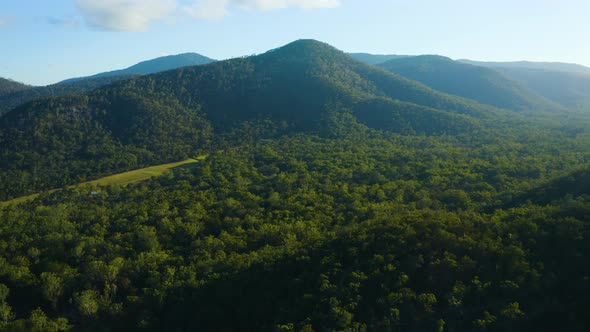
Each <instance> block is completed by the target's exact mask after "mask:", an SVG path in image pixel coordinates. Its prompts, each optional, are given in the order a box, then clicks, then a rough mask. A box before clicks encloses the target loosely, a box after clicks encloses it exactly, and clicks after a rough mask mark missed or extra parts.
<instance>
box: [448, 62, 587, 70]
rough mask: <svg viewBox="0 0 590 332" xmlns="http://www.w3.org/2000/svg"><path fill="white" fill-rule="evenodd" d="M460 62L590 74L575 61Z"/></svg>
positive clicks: (482, 65) (491, 66)
mask: <svg viewBox="0 0 590 332" xmlns="http://www.w3.org/2000/svg"><path fill="white" fill-rule="evenodd" d="M457 61H459V62H463V63H468V64H471V65H475V66H481V67H490V68H526V69H538V70H547V71H559V72H566V73H575V74H590V68H588V67H586V66H582V65H578V64H575V63H563V62H533V61H508V62H490V61H473V60H466V59H461V60H457Z"/></svg>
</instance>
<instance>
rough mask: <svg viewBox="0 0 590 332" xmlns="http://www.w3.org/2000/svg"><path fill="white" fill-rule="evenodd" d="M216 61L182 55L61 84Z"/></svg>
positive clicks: (192, 54) (69, 80) (196, 55)
mask: <svg viewBox="0 0 590 332" xmlns="http://www.w3.org/2000/svg"><path fill="white" fill-rule="evenodd" d="M214 61H216V60H213V59H211V58H208V57H206V56H203V55H201V54H198V53H182V54H177V55H168V56H163V57H159V58H155V59H151V60H147V61H143V62H140V63H138V64H135V65H133V66H131V67H128V68H125V69H120V70H113V71H109V72H104V73H99V74H96V75H92V76H87V77H79V78H71V79H68V80H65V81H62V82H60V83H67V82H75V81H79V80H83V79H88V78H100V77H107V76H120V75H148V74H153V73H158V72H161V71H166V70H171V69H177V68H181V67H187V66H198V65H204V64H207V63H211V62H214Z"/></svg>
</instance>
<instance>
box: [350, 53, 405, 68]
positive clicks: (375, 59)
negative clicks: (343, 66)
mask: <svg viewBox="0 0 590 332" xmlns="http://www.w3.org/2000/svg"><path fill="white" fill-rule="evenodd" d="M348 55H350V56H351V57H353V58H355V59H357V60H359V61H361V62H364V63H366V64H369V65H377V64H380V63H383V62H386V61H389V60H393V59H401V58H405V57H409V56H410V55H395V54H369V53H348Z"/></svg>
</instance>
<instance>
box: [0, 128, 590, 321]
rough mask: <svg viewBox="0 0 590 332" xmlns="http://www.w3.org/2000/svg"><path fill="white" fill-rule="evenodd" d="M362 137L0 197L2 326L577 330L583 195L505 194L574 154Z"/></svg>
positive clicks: (587, 251) (269, 148) (581, 300)
mask: <svg viewBox="0 0 590 332" xmlns="http://www.w3.org/2000/svg"><path fill="white" fill-rule="evenodd" d="M368 134H369V135H371V136H373V138H369V137H364V138H363V137H357V138H350V139H324V138H320V137H317V136H310V135H297V136H294V137H284V138H282V139H273V140H262V141H259V142H258V143H257V144H254V145H252V144H246V145H243V146H241V147H238V148H231V149H227V150H225V151H220V152H214V153H212V154H211V155H210V156H209V157H208V158H207V159H206V160H205V161H203V162H202V163H199V164H197V166H196V167H195V168H194V169H182V168H181V169H177V170H176V171H175V172H174V173H172V174H169V175H164V176H162V177H157V178H153V179H152V180H148V181H147V182H141V183H138V184H136V185H130V186H127V187H119V186H107V187H101V188H99V189H97V191H98V192H100V194H99V195H97V196H90V195H88V189H77V188H71V189H65V190H61V191H59V192H56V193H53V194H49V195H41V196H40V197H39V198H37V199H36V200H35V201H33V202H29V203H25V204H23V205H20V206H10V207H6V208H4V210H2V211H1V212H0V218H1V219H2V220H3V223H2V226H1V228H0V232H1V233H0V235H1V236H0V239H2V240H1V241H0V246H2V248H4V250H3V254H2V256H1V258H0V280H1V282H0V283H2V284H4V285H5V287H6V289H7V291H6V292H7V294H9V295H8V296H7V297H6V299H5V302H4V303H5V306H4V308H5V312H7V313H8V314H7V315H6V317H8V318H7V319H6V320H5V321H6V322H5V323H4V324H5V328H6V329H7V330H11V329H12V330H18V328H21V327H26V326H33V325H34V324H36V320H38V319H39V318H38V316H42V317H46V318H44V319H45V320H46V321H47V322H51V324H55V326H56V327H55V328H54V330H60V328H59V327H57V326H74V327H75V330H80V331H102V330H105V329H113V330H147V331H160V330H164V329H174V330H183V331H190V330H195V329H199V330H206V331H232V330H263V331H275V330H287V331H289V330H296V331H300V330H307V331H311V330H318V331H321V330H342V331H352V330H388V329H389V330H400V329H401V330H408V329H409V330H436V329H437V328H443V327H444V328H443V330H445V329H448V330H453V331H456V330H461V331H478V330H481V331H507V330H515V331H537V330H554V329H558V328H564V329H566V330H571V331H579V330H584V329H585V327H587V325H586V323H585V320H583V319H579V317H583V314H584V310H585V308H586V307H587V304H588V303H587V299H588V298H590V297H589V296H590V288H589V287H588V283H587V281H586V278H587V276H588V273H589V272H590V270H588V265H587V264H585V262H587V260H588V259H589V258H590V256H589V255H590V246H588V245H587V244H588V237H589V236H590V227H589V225H588V221H587V219H586V218H587V217H586V216H587V215H588V213H589V212H590V196H588V192H587V191H586V192H585V193H583V194H581V195H577V194H576V195H575V196H570V197H559V195H556V196H555V197H554V198H555V200H552V201H551V203H550V204H547V205H535V204H533V203H525V204H523V205H520V203H516V202H514V203H511V200H510V199H509V194H510V193H518V192H520V191H521V190H523V191H526V189H527V188H530V189H532V188H538V186H540V185H541V184H542V183H544V182H545V181H546V180H544V179H545V178H552V177H554V176H555V174H559V173H561V172H564V171H565V172H567V168H568V167H569V166H568V164H570V163H571V164H573V163H580V162H582V160H577V159H576V158H579V157H582V156H580V155H579V154H578V157H576V153H572V155H571V156H570V157H565V156H555V157H554V158H553V159H546V158H547V157H550V154H546V155H542V156H540V155H538V154H537V153H536V151H535V149H536V148H535V146H537V147H538V148H541V147H542V146H543V144H545V143H541V142H539V143H537V144H535V143H534V142H532V143H531V144H530V148H529V147H528V146H527V147H525V146H522V145H519V144H516V143H512V144H493V143H490V144H484V145H482V146H479V147H478V146H470V145H465V143H464V142H461V141H457V140H455V139H453V138H450V137H449V138H436V137H431V138H428V137H422V138H420V137H416V136H400V135H381V134H378V133H377V132H369V133H368ZM505 143H507V142H505ZM564 157H565V159H562V158H564ZM584 158H585V159H584ZM588 158H589V156H588V154H587V153H586V154H585V155H584V156H583V159H584V160H585V162H587V161H588ZM563 167H566V169H563ZM499 206H504V207H503V208H499ZM15 238H18V239H19V240H18V241H12V240H10V239H15ZM48 324H49V323H48ZM60 324H61V325H60ZM64 329H65V328H64ZM62 330H63V329H62Z"/></svg>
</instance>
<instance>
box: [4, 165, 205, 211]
mask: <svg viewBox="0 0 590 332" xmlns="http://www.w3.org/2000/svg"><path fill="white" fill-rule="evenodd" d="M205 157H206V156H200V157H197V158H194V159H193V158H191V159H187V160H183V161H179V162H175V163H169V164H163V165H157V166H150V167H146V168H141V169H136V170H133V171H129V172H124V173H119V174H114V175H109V176H105V177H104V178H100V179H97V180H92V181H87V182H82V183H79V184H77V185H74V186H72V187H81V186H91V187H95V186H107V185H121V186H124V185H128V184H131V183H136V182H141V181H145V180H147V179H150V178H152V177H154V176H160V175H164V174H166V173H168V172H170V170H172V169H174V168H180V167H184V168H191V167H194V166H196V164H197V163H198V162H199V161H201V160H203V159H205ZM57 190H59V189H54V190H50V191H49V192H50V193H52V192H55V191H57ZM37 196H39V194H32V195H28V196H22V197H17V198H14V199H11V200H9V201H4V202H0V207H3V206H7V205H10V204H19V203H23V202H27V201H30V200H33V199H35V198H37Z"/></svg>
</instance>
